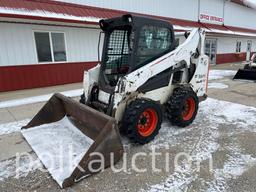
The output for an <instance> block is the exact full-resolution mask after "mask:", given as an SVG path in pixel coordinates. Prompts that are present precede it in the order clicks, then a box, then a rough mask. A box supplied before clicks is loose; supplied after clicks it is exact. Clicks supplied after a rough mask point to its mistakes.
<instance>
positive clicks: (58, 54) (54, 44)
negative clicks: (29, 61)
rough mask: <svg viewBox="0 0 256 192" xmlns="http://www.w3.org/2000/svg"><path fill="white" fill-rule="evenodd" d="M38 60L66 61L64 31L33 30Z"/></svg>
mask: <svg viewBox="0 0 256 192" xmlns="http://www.w3.org/2000/svg"><path fill="white" fill-rule="evenodd" d="M34 34H35V41H36V51H37V57H38V62H60V61H67V56H66V45H65V38H64V33H54V32H34Z"/></svg>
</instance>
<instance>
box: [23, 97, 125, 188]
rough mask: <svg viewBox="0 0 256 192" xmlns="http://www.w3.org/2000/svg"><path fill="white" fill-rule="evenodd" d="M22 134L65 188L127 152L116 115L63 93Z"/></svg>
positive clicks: (109, 164)
mask: <svg viewBox="0 0 256 192" xmlns="http://www.w3.org/2000/svg"><path fill="white" fill-rule="evenodd" d="M22 134H23V136H24V137H25V139H26V140H27V142H28V143H29V144H30V146H31V147H32V149H33V150H34V151H35V153H36V154H37V156H38V157H39V159H40V160H41V162H42V163H43V165H44V166H45V168H46V169H47V170H48V171H49V173H50V174H51V175H52V177H53V178H54V179H55V180H56V181H57V183H58V184H59V185H60V186H61V187H62V188H65V187H68V186H71V185H72V184H74V182H76V181H79V180H81V179H82V178H85V177H87V176H89V175H91V174H93V173H96V172H99V171H102V170H103V169H104V168H106V167H109V166H111V165H113V164H115V163H116V162H118V161H119V160H120V158H121V157H122V154H123V146H122V143H121V138H120V135H119V131H118V127H117V125H116V121H115V120H114V119H113V118H112V117H109V116H107V115H105V114H103V113H100V112H98V111H96V110H94V109H92V108H90V107H88V106H86V105H83V104H80V103H78V102H76V101H74V100H72V99H70V98H67V97H65V96H63V95H61V94H59V93H57V94H55V95H53V96H52V97H51V99H50V100H49V101H48V102H47V103H46V104H45V105H44V107H43V108H42V109H41V110H40V111H39V112H38V113H37V115H36V116H35V117H34V118H33V119H32V120H31V121H30V122H29V123H28V124H27V125H26V126H24V127H22Z"/></svg>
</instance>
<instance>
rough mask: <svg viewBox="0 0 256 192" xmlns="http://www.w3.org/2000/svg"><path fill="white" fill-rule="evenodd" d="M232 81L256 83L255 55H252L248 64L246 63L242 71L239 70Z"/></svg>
mask: <svg viewBox="0 0 256 192" xmlns="http://www.w3.org/2000/svg"><path fill="white" fill-rule="evenodd" d="M233 79H241V80H252V81H256V54H255V53H254V54H253V55H252V58H251V61H250V63H247V64H246V65H245V66H244V68H243V69H239V70H238V71H237V73H236V75H235V76H234V78H233Z"/></svg>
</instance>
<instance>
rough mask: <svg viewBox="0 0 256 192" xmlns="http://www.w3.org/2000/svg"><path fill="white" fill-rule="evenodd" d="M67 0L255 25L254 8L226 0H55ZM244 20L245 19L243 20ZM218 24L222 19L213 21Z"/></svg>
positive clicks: (142, 11) (113, 7)
mask: <svg viewBox="0 0 256 192" xmlns="http://www.w3.org/2000/svg"><path fill="white" fill-rule="evenodd" d="M58 1H63V2H68V3H76V4H82V5H90V6H96V7H103V8H110V9H118V10H124V11H131V12H138V13H144V14H152V15H160V16H165V17H173V18H178V19H185V20H192V21H198V19H199V16H200V14H207V15H212V16H217V17H220V18H224V24H225V25H230V26H236V27H244V28H251V29H255V28H256V22H255V20H256V10H254V9H251V8H247V7H244V6H241V5H238V4H236V3H231V2H229V1H227V0H158V1H156V0H139V1H138V0H130V1H125V0H107V1H106V0H97V1H95V0H58ZM245 21H246V22H245ZM210 23H212V21H211V22H210ZM217 24H220V25H221V24H222V23H217Z"/></svg>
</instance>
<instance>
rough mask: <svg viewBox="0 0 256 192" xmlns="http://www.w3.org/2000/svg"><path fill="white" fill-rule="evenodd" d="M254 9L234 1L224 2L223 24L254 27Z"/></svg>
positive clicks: (255, 18) (255, 12)
mask: <svg viewBox="0 0 256 192" xmlns="http://www.w3.org/2000/svg"><path fill="white" fill-rule="evenodd" d="M255 20H256V10H255V9H251V8H247V7H243V6H240V5H238V4H235V3H231V2H228V1H227V2H226V3H225V25H230V26H236V27H244V28H249V29H256V22H255Z"/></svg>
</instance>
